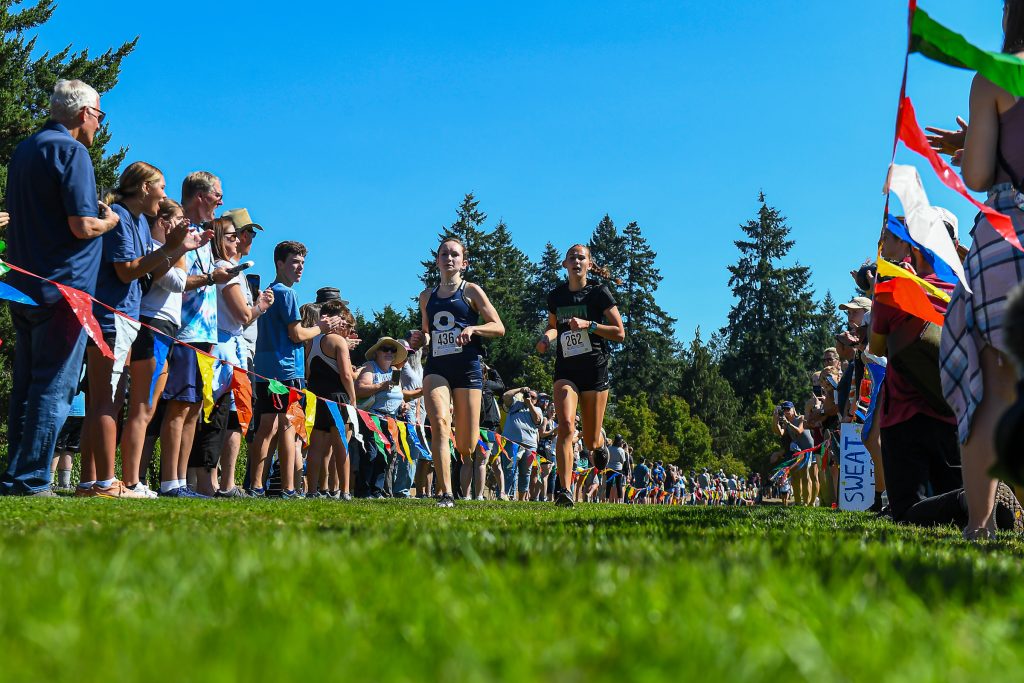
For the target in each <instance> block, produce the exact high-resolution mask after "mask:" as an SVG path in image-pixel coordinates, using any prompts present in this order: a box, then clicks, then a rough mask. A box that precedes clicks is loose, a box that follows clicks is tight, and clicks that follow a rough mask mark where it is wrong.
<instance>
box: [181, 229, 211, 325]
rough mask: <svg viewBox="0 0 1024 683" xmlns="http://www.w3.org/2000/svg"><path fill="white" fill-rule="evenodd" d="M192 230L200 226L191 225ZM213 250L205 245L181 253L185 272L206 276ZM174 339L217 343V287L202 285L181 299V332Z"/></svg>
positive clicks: (189, 274)
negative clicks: (183, 253)
mask: <svg viewBox="0 0 1024 683" xmlns="http://www.w3.org/2000/svg"><path fill="white" fill-rule="evenodd" d="M192 229H193V230H200V229H201V228H200V226H197V225H193V226H192ZM213 268H214V265H213V249H212V247H210V245H209V244H205V245H203V246H201V247H199V248H198V249H196V250H195V251H190V252H188V253H187V254H185V273H186V274H187V275H188V276H189V277H192V276H193V275H203V276H206V275H208V274H209V273H212V272H213ZM178 339H179V340H180V341H183V342H188V343H203V344H216V343H217V286H216V285H203V286H202V287H198V288H196V289H191V290H187V291H186V292H185V293H184V294H183V295H182V297H181V329H180V330H178Z"/></svg>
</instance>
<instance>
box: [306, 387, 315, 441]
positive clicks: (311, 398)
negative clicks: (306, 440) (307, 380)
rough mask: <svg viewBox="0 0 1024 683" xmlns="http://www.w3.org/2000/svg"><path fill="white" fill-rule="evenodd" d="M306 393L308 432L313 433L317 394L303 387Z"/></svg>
mask: <svg viewBox="0 0 1024 683" xmlns="http://www.w3.org/2000/svg"><path fill="white" fill-rule="evenodd" d="M303 391H304V392H305V394H306V434H312V433H313V423H314V422H315V421H316V394H314V393H313V392H312V391H310V390H309V389H303Z"/></svg>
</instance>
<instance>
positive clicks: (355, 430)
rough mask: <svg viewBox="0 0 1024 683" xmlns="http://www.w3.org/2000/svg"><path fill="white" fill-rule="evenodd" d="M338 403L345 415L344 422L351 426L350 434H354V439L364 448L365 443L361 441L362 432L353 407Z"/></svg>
mask: <svg viewBox="0 0 1024 683" xmlns="http://www.w3.org/2000/svg"><path fill="white" fill-rule="evenodd" d="M338 405H339V406H340V407H341V414H342V415H344V416H345V424H346V425H348V426H349V427H351V428H352V436H354V437H355V439H356V441H358V442H359V445H360V446H362V447H363V448H364V449H365V448H366V444H365V443H364V442H363V435H362V432H360V431H359V423H358V422H357V419H358V418H357V416H356V409H355V407H354V406H350V405H349V404H347V403H339V404H338ZM342 436H344V435H342Z"/></svg>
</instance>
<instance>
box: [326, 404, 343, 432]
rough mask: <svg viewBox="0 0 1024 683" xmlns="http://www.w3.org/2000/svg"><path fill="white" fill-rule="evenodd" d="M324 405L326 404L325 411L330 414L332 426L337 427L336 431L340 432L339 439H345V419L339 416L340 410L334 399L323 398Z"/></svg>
mask: <svg viewBox="0 0 1024 683" xmlns="http://www.w3.org/2000/svg"><path fill="white" fill-rule="evenodd" d="M324 405H326V406H327V411H328V412H329V413H330V414H331V418H332V419H333V420H334V426H335V427H336V428H337V429H338V433H339V434H341V440H342V441H344V440H345V419H344V418H343V417H342V416H341V411H340V410H339V409H338V404H337V403H335V402H334V401H328V400H326V399H325V400H324Z"/></svg>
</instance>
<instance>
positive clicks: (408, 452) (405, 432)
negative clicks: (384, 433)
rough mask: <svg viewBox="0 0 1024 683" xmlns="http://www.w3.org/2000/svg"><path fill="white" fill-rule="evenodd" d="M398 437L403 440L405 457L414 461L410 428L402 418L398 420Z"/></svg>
mask: <svg viewBox="0 0 1024 683" xmlns="http://www.w3.org/2000/svg"><path fill="white" fill-rule="evenodd" d="M398 438H399V439H400V440H401V444H402V450H403V452H404V453H405V459H406V460H408V461H409V462H412V449H411V448H409V428H408V427H407V426H406V424H405V422H402V421H401V420H398Z"/></svg>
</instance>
